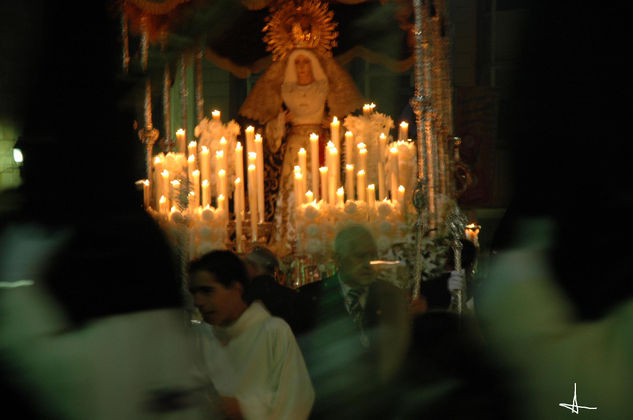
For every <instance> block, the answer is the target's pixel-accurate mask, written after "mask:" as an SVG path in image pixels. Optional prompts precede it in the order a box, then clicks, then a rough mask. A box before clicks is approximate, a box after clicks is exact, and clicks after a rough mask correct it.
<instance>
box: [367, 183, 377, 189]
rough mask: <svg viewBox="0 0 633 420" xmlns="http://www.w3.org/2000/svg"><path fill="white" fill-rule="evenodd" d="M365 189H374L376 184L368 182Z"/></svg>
mask: <svg viewBox="0 0 633 420" xmlns="http://www.w3.org/2000/svg"><path fill="white" fill-rule="evenodd" d="M367 189H368V190H375V189H376V186H375V185H374V184H369V185H368V186H367Z"/></svg>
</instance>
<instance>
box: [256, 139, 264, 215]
mask: <svg viewBox="0 0 633 420" xmlns="http://www.w3.org/2000/svg"><path fill="white" fill-rule="evenodd" d="M255 152H256V153H257V163H256V165H257V210H258V214H259V223H264V215H265V209H266V207H265V203H264V143H263V141H262V136H261V134H259V133H257V134H255Z"/></svg>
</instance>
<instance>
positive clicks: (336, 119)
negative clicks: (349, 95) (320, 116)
mask: <svg viewBox="0 0 633 420" xmlns="http://www.w3.org/2000/svg"><path fill="white" fill-rule="evenodd" d="M332 124H338V118H336V115H335V116H334V118H332Z"/></svg>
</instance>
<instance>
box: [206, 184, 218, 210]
mask: <svg viewBox="0 0 633 420" xmlns="http://www.w3.org/2000/svg"><path fill="white" fill-rule="evenodd" d="M210 205H211V184H209V180H208V179H203V180H202V207H207V206H210ZM218 207H219V206H218Z"/></svg>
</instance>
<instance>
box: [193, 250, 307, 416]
mask: <svg viewBox="0 0 633 420" xmlns="http://www.w3.org/2000/svg"><path fill="white" fill-rule="evenodd" d="M247 282H248V274H247V269H246V266H245V265H244V263H243V262H242V260H241V259H240V258H239V257H238V256H237V255H235V254H234V253H232V252H230V251H212V252H210V253H208V254H205V255H203V256H202V257H200V258H199V259H197V260H195V261H193V262H192V263H191V264H190V266H189V291H190V292H191V294H192V296H193V303H194V305H195V306H196V307H197V308H198V310H199V311H200V314H201V315H202V318H203V320H204V323H200V324H199V325H197V326H196V329H197V330H198V332H199V333H200V334H199V343H200V347H201V352H202V359H203V369H204V370H205V373H206V374H208V375H209V379H210V380H211V381H212V382H213V384H214V386H215V388H217V390H218V392H219V393H220V395H221V396H222V397H223V409H224V412H225V414H227V416H228V417H230V418H244V419H258V420H259V419H262V420H264V419H271V420H272V419H292V420H295V419H306V418H308V416H309V414H310V410H311V409H312V404H313V403H314V389H313V387H312V383H311V381H310V377H309V375H308V370H307V368H306V365H305V362H304V359H303V356H302V354H301V351H300V349H299V347H298V345H297V342H296V340H295V337H294V335H293V333H292V331H291V329H290V327H289V326H288V324H287V323H286V322H285V321H284V320H282V319H281V318H277V317H273V316H271V315H270V313H269V312H268V311H267V310H266V308H265V307H264V305H263V304H262V303H261V302H259V301H255V302H253V303H250V304H249V299H248V294H247V293H245V292H247Z"/></svg>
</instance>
